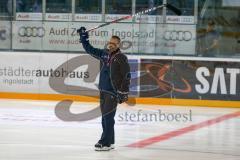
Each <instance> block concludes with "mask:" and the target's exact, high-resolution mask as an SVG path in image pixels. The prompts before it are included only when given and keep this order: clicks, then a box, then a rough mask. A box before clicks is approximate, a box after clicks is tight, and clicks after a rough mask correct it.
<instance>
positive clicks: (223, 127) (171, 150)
mask: <svg viewBox="0 0 240 160" xmlns="http://www.w3.org/2000/svg"><path fill="white" fill-rule="evenodd" d="M57 103H58V102H54V101H24V100H8V99H2V100H0V160H177V159H180V160H192V159H194V160H240V109H237V108H235V109H234V108H228V109H227V108H207V107H191V106H188V107H180V106H151V105H149V106H147V105H136V106H133V107H130V106H126V105H119V106H118V111H117V114H116V117H115V121H116V125H115V134H116V135H115V136H116V144H115V146H116V149H115V150H111V151H109V152H96V151H94V147H93V146H94V144H95V143H96V142H97V141H98V138H99V137H100V134H101V123H100V121H101V118H95V119H93V120H90V121H85V122H64V121H62V120H60V119H58V118H57V117H56V115H55V112H54V108H55V106H56V104H57ZM97 105H98V104H97V103H79V102H78V103H77V102H74V103H73V106H72V107H71V112H72V113H83V112H85V111H87V110H90V109H92V108H95V107H96V106H97ZM153 113H154V114H155V115H156V116H155V117H151V118H152V119H150V114H153ZM160 113H161V114H160ZM163 114H165V115H167V116H169V117H168V118H169V119H167V118H166V119H164V118H163V117H161V116H160V115H163ZM173 116H177V118H176V117H175V118H176V119H172V117H173ZM161 118H162V119H161Z"/></svg>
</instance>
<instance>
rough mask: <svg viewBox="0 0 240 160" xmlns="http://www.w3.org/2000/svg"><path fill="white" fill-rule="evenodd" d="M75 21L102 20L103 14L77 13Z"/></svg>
mask: <svg viewBox="0 0 240 160" xmlns="http://www.w3.org/2000/svg"><path fill="white" fill-rule="evenodd" d="M74 20H75V21H91V22H101V21H102V15H101V14H75V17H74Z"/></svg>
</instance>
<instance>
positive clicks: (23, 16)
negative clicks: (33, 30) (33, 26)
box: [16, 13, 43, 21]
mask: <svg viewBox="0 0 240 160" xmlns="http://www.w3.org/2000/svg"><path fill="white" fill-rule="evenodd" d="M42 19H43V16H42V13H16V20H25V21H28V20H30V21H32V20H42Z"/></svg>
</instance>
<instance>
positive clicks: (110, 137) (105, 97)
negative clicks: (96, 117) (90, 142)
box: [99, 91, 118, 146]
mask: <svg viewBox="0 0 240 160" xmlns="http://www.w3.org/2000/svg"><path fill="white" fill-rule="evenodd" d="M117 104H118V102H117V98H116V96H114V95H113V94H111V93H109V92H104V91H101V92H100V108H101V112H102V129H103V132H102V136H101V139H100V140H99V143H101V144H103V145H104V146H110V145H111V144H114V143H115V139H114V124H115V120H114V117H115V114H116V110H117Z"/></svg>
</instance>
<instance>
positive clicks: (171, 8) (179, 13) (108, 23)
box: [86, 3, 182, 32]
mask: <svg viewBox="0 0 240 160" xmlns="http://www.w3.org/2000/svg"><path fill="white" fill-rule="evenodd" d="M163 7H167V8H168V9H170V10H171V11H173V12H174V13H175V14H177V15H181V14H182V12H181V10H180V9H178V8H176V7H175V6H173V5H171V4H168V3H167V4H164V5H160V6H157V7H152V8H149V9H146V10H144V11H141V12H138V13H136V14H133V15H128V16H125V17H122V18H119V19H116V20H113V21H111V22H106V23H104V24H101V25H99V26H96V27H93V28H91V29H89V30H87V31H86V32H90V31H92V30H95V29H98V28H101V27H104V26H107V25H110V24H112V23H116V22H119V21H122V20H126V19H129V18H133V17H136V16H138V15H142V14H146V13H149V12H152V11H155V10H156V9H159V8H163Z"/></svg>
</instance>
